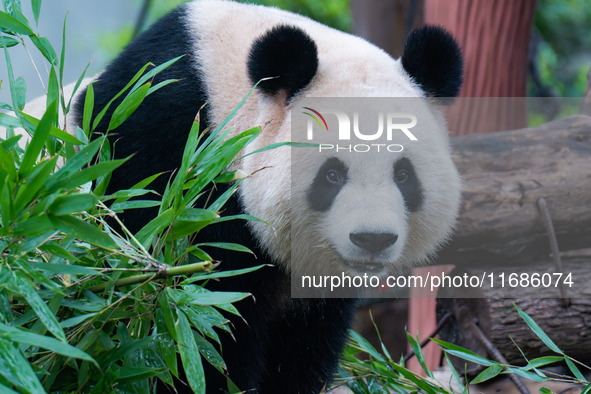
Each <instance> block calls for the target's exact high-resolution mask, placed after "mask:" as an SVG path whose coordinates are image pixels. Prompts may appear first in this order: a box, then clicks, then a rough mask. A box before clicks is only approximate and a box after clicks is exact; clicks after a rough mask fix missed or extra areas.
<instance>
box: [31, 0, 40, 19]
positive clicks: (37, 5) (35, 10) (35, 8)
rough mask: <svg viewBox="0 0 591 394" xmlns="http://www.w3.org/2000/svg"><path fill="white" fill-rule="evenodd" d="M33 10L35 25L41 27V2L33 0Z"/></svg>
mask: <svg viewBox="0 0 591 394" xmlns="http://www.w3.org/2000/svg"><path fill="white" fill-rule="evenodd" d="M31 8H32V9H33V17H34V18H35V24H36V25H39V13H40V12H41V0H31Z"/></svg>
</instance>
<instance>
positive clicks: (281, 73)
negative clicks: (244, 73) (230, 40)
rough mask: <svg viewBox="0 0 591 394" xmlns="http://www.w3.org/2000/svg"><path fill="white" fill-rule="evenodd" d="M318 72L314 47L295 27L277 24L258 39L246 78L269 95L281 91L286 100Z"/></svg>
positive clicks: (250, 58)
mask: <svg viewBox="0 0 591 394" xmlns="http://www.w3.org/2000/svg"><path fill="white" fill-rule="evenodd" d="M317 70H318V52H317V50H316V44H315V43H314V41H313V40H312V39H311V38H310V36H308V35H307V34H306V33H305V32H304V31H302V30H301V29H300V28H298V27H295V26H286V25H279V26H276V27H274V28H272V29H271V30H269V31H268V32H267V33H265V34H264V35H263V36H261V37H259V38H258V39H257V40H256V41H255V42H254V44H253V46H252V48H251V49H250V54H249V56H248V76H249V77H250V81H251V82H252V83H253V84H255V83H257V82H258V81H260V80H261V79H263V78H270V77H272V78H273V79H269V80H266V81H263V82H261V83H260V85H259V88H260V89H261V90H263V91H264V92H265V93H267V94H269V95H275V94H277V93H278V92H279V91H282V90H284V91H285V92H286V93H287V99H289V98H291V97H292V96H293V95H294V94H296V93H297V92H298V91H300V90H302V89H303V88H305V87H306V86H307V85H308V84H309V83H310V81H311V80H312V78H314V76H315V75H316V71H317Z"/></svg>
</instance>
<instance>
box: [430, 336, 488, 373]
mask: <svg viewBox="0 0 591 394" xmlns="http://www.w3.org/2000/svg"><path fill="white" fill-rule="evenodd" d="M431 340H432V341H434V342H437V343H438V344H439V345H440V346H441V347H442V348H443V350H444V351H446V352H447V353H449V354H451V355H452V356H456V357H459V358H461V359H462V360H466V361H470V362H473V363H476V364H479V365H484V366H485V367H489V366H491V365H493V364H496V363H495V362H493V361H490V360H487V359H486V358H484V357H482V356H479V355H478V354H476V353H474V352H472V351H470V350H468V349H464V348H463V347H461V346H458V345H454V344H453V343H449V342H446V341H442V340H441V339H437V338H432V339H431Z"/></svg>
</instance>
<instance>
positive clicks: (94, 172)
mask: <svg viewBox="0 0 591 394" xmlns="http://www.w3.org/2000/svg"><path fill="white" fill-rule="evenodd" d="M126 161H127V159H120V160H111V161H107V162H103V163H98V164H95V165H94V166H92V167H88V168H85V169H83V170H82V171H78V172H74V173H73V174H71V175H69V176H67V177H66V178H65V179H59V178H57V177H51V180H50V182H48V185H47V189H48V190H50V191H53V190H55V189H57V188H59V189H63V190H71V189H74V188H76V187H78V186H81V185H84V184H85V183H88V182H91V181H94V180H95V179H97V178H98V177H100V176H105V175H106V174H108V173H110V172H112V171H114V170H115V169H116V168H117V167H119V166H121V165H122V164H123V163H125V162H126Z"/></svg>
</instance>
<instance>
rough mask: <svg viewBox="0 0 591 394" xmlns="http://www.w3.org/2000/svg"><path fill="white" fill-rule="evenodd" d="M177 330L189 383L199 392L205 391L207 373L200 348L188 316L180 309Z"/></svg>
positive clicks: (180, 351)
mask: <svg viewBox="0 0 591 394" xmlns="http://www.w3.org/2000/svg"><path fill="white" fill-rule="evenodd" d="M175 326H176V332H177V336H178V341H177V343H178V348H179V353H180V354H181V360H182V361H183V367H184V369H185V376H186V377H187V380H188V381H189V385H190V386H191V388H192V389H193V391H194V392H195V393H197V394H204V393H205V374H204V372H203V363H202V361H201V355H200V352H199V348H198V347H197V344H196V343H195V337H194V336H193V330H191V326H190V325H189V321H188V320H187V317H186V316H185V314H184V313H183V312H182V311H180V310H179V311H178V320H177V322H176V325H175Z"/></svg>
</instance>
